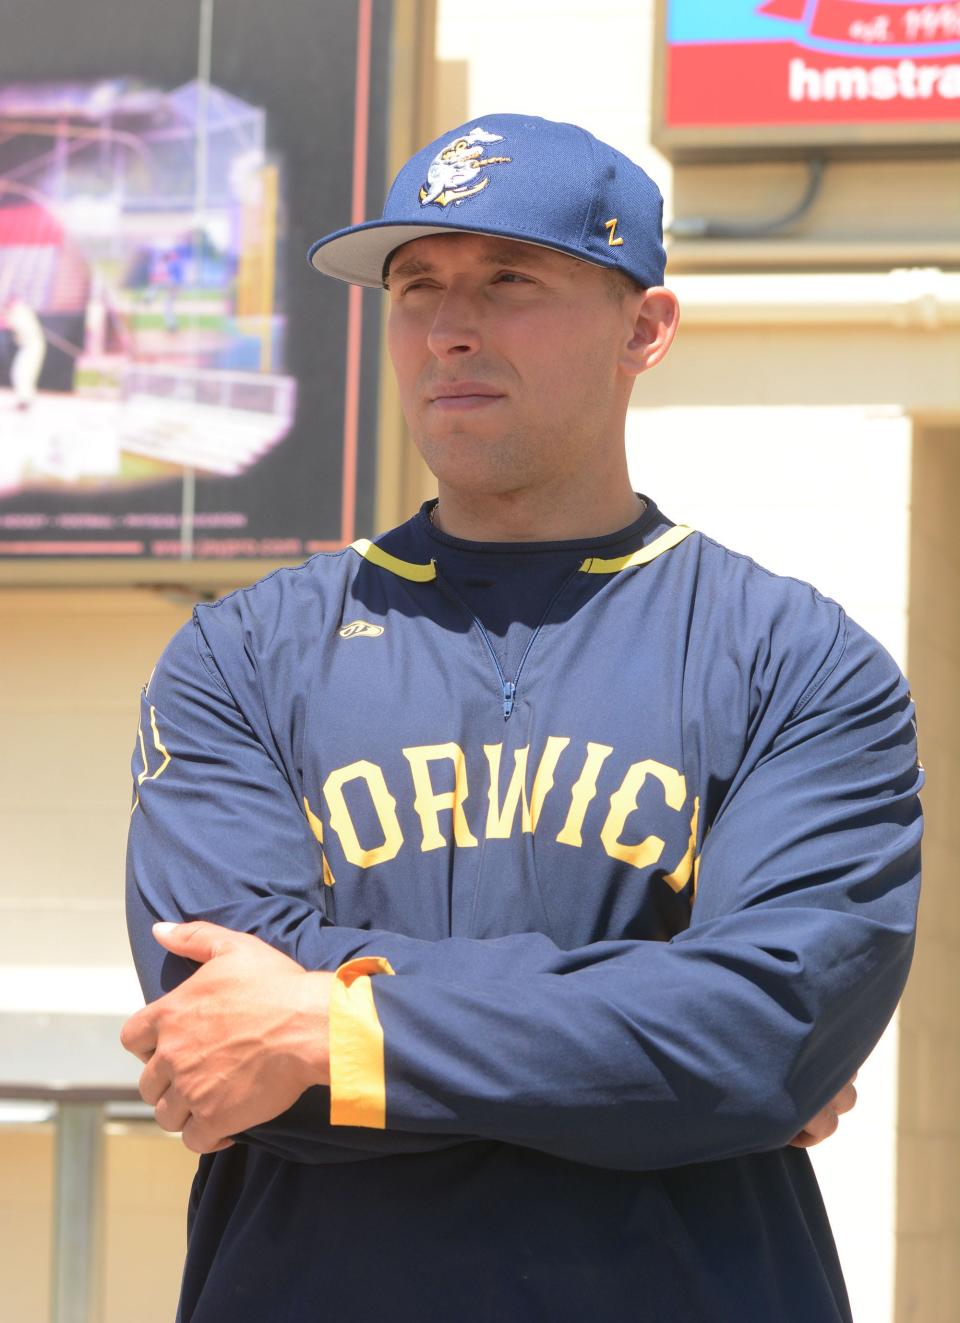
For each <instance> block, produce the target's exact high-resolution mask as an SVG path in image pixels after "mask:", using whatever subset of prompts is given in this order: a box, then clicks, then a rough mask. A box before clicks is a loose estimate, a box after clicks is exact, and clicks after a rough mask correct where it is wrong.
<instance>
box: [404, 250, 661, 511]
mask: <svg viewBox="0 0 960 1323" xmlns="http://www.w3.org/2000/svg"><path fill="white" fill-rule="evenodd" d="M388 286H389V290H390V318H389V327H388V337H389V345H390V354H391V357H392V359H393V365H394V368H395V370H396V374H397V381H398V383H399V388H400V399H401V403H402V405H403V411H404V414H405V415H406V419H407V423H408V425H409V427H410V430H411V432H412V434H413V438H414V440H415V442H416V444H417V446H418V448H419V449H420V451H421V453H422V455H423V457H424V459H425V460H426V462H427V464H428V465H429V467H430V468H431V470H432V471H433V473H434V474H435V475H436V477H437V478H438V480H439V482H440V484H441V486H443V485H444V484H448V485H450V486H451V487H454V488H458V489H460V490H462V491H464V492H467V493H470V492H472V493H475V494H477V495H480V494H484V495H503V494H506V493H511V492H513V493H519V492H521V491H525V490H529V489H531V488H544V489H550V488H553V489H556V490H559V489H560V487H563V486H570V485H571V484H575V483H576V482H578V481H581V480H583V479H585V478H587V477H589V475H590V473H591V472H592V471H595V470H596V468H597V466H598V465H600V466H601V467H602V466H603V465H605V464H607V463H609V462H610V461H611V458H612V457H613V456H616V455H619V456H620V457H621V458H622V452H623V411H624V410H625V407H626V402H627V400H628V398H629V391H630V384H631V379H630V377H629V376H628V375H627V374H625V373H624V371H623V369H622V364H621V356H622V349H623V345H624V344H625V343H626V342H627V341H628V340H629V339H630V335H631V329H632V325H633V321H634V318H635V315H636V314H635V309H634V308H633V303H634V302H635V296H634V295H632V294H629V293H628V294H626V295H625V296H624V297H623V298H622V299H620V298H618V297H617V296H616V294H615V291H614V289H613V286H612V285H611V282H610V277H609V273H607V272H605V271H604V270H603V269H602V268H600V267H597V266H593V265H590V264H588V263H586V262H581V261H578V260H577V259H576V258H572V257H567V256H566V255H565V254H563V253H557V252H553V251H552V250H550V249H546V248H538V247H535V246H534V245H532V244H526V243H517V242H515V241H513V240H509V239H496V238H492V237H489V236H485V235H472V234H449V235H446V234H445V235H431V236H428V237H426V238H422V239H414V240H412V241H411V242H410V243H408V244H404V245H403V247H402V248H399V249H398V250H397V251H396V252H395V253H394V254H393V257H392V258H391V261H390V269H389V273H388ZM636 297H642V296H640V295H638V296H636Z"/></svg>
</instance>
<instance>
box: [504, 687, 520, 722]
mask: <svg viewBox="0 0 960 1323" xmlns="http://www.w3.org/2000/svg"><path fill="white" fill-rule="evenodd" d="M516 692H517V686H516V685H515V684H514V683H513V681H512V680H504V682H503V719H504V721H506V720H507V718H508V717H509V716H510V713H511V712H512V711H513V696H514V694H515V693H516Z"/></svg>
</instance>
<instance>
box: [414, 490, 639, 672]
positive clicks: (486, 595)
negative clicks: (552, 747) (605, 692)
mask: <svg viewBox="0 0 960 1323" xmlns="http://www.w3.org/2000/svg"><path fill="white" fill-rule="evenodd" d="M641 499H644V498H641ZM435 504H436V502H435V501H427V502H425V503H424V505H423V506H422V507H421V508H420V512H419V514H418V515H417V517H416V523H417V524H418V529H417V532H418V533H420V534H421V535H422V536H425V537H426V538H427V539H428V541H429V543H430V546H429V555H430V557H431V559H432V560H434V561H436V563H437V569H438V571H439V575H440V578H441V580H442V582H443V583H445V584H446V585H447V586H448V587H449V588H452V589H453V591H454V592H455V593H456V595H457V596H458V597H459V598H460V599H461V601H462V602H463V603H464V605H465V606H466V607H467V608H468V609H469V610H470V612H471V613H472V614H473V615H475V616H476V617H477V619H478V620H479V621H480V623H481V624H482V625H483V627H484V629H485V630H486V632H487V635H488V637H489V639H490V642H491V644H492V646H493V648H494V651H495V652H496V654H497V657H498V659H499V661H500V665H501V667H502V668H503V673H504V676H505V678H506V679H508V680H512V679H515V678H516V675H517V670H518V668H519V665H520V662H521V661H522V659H523V654H524V652H525V651H526V648H527V644H528V643H529V641H530V637H531V635H532V634H533V633H534V632H535V631H536V629H537V628H538V627H539V625H540V624H541V623H542V622H543V619H544V617H545V616H546V614H547V613H548V611H549V609H550V605H551V603H552V602H553V600H554V598H555V597H556V595H557V593H559V591H560V590H561V588H562V587H563V585H564V584H565V583H566V582H567V580H568V579H569V578H570V577H571V575H573V574H575V573H576V572H577V570H578V568H579V566H580V565H581V564H582V563H583V561H584V560H585V559H586V557H588V556H602V557H604V558H614V557H617V556H625V555H628V554H629V553H630V552H631V551H635V550H636V549H637V548H638V547H641V546H642V545H643V532H644V530H645V529H646V527H647V526H648V524H649V523H650V518H651V514H652V513H654V512H655V507H654V506H653V505H652V503H651V502H646V507H645V509H644V511H643V513H642V514H641V515H640V516H639V518H637V519H635V520H634V522H633V523H632V524H628V525H627V527H626V528H621V529H618V530H617V531H616V532H614V533H608V534H607V535H606V536H605V537H599V538H585V539H577V540H574V541H567V542H468V541H466V540H465V539H463V538H457V537H451V536H450V535H449V534H448V533H444V532H441V530H440V529H439V528H436V527H435V526H434V525H433V524H432V523H431V522H430V510H431V508H432V507H433V506H434V505H435Z"/></svg>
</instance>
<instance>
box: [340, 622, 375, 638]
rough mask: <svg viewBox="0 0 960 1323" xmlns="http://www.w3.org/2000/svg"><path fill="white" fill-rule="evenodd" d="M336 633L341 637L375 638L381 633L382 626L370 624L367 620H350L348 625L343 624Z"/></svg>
mask: <svg viewBox="0 0 960 1323" xmlns="http://www.w3.org/2000/svg"><path fill="white" fill-rule="evenodd" d="M337 633H338V634H339V635H340V637H341V638H342V639H356V638H367V639H377V638H379V637H380V635H381V634H382V633H383V626H382V625H371V624H370V621H369V620H351V621H350V623H349V625H344V626H343V628H342V629H338V630H337Z"/></svg>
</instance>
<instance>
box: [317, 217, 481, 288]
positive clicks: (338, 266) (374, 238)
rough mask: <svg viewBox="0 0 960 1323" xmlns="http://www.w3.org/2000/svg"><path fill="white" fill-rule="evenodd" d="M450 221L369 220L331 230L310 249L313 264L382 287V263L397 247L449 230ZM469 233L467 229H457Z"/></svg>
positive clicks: (341, 276)
mask: <svg viewBox="0 0 960 1323" xmlns="http://www.w3.org/2000/svg"><path fill="white" fill-rule="evenodd" d="M452 229H453V226H451V225H396V224H393V223H391V222H390V221H369V222H368V223H367V224H366V225H362V226H356V225H353V226H351V227H350V228H349V229H346V230H338V231H337V232H336V233H335V234H328V235H327V236H326V237H325V238H323V239H318V240H317V242H316V243H315V244H314V245H313V247H312V248H311V249H310V251H309V252H308V254H307V256H308V257H309V259H310V265H311V266H312V267H315V268H316V270H317V271H322V272H323V274H324V275H325V276H333V277H334V279H335V280H346V281H348V282H349V283H350V284H351V285H366V286H368V287H369V288H371V289H382V288H383V267H384V263H385V262H386V260H387V258H388V257H389V256H390V254H391V253H392V252H393V251H394V249H396V248H399V247H401V245H402V244H405V243H410V241H411V240H412V239H423V238H425V237H426V236H427V235H430V234H449V233H450V232H451V230H452ZM458 232H459V233H461V234H464V233H470V231H467V230H460V231H458Z"/></svg>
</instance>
